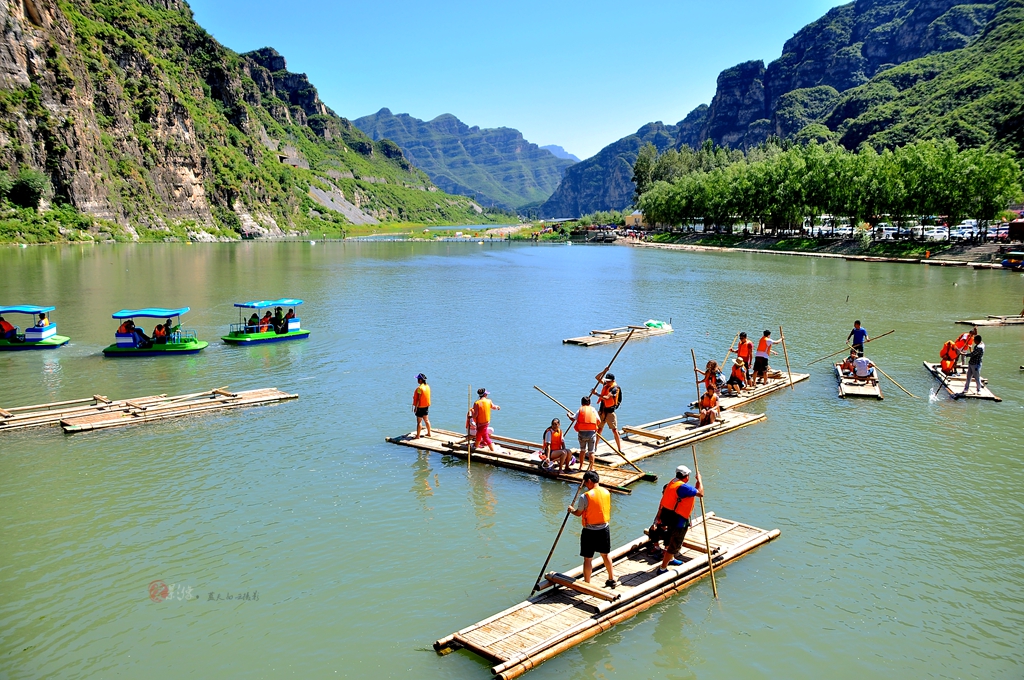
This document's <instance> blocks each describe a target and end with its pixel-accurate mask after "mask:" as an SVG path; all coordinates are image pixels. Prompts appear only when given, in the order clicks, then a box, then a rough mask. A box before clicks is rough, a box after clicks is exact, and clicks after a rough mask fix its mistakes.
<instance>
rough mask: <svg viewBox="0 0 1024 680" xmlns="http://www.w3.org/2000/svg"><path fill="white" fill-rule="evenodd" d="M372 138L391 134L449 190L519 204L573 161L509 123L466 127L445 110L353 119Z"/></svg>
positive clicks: (545, 191) (541, 192)
mask: <svg viewBox="0 0 1024 680" xmlns="http://www.w3.org/2000/svg"><path fill="white" fill-rule="evenodd" d="M353 122H354V123H355V125H356V127H358V128H359V129H360V130H362V131H363V132H365V133H366V134H368V135H369V136H370V137H372V138H373V139H377V140H379V139H390V140H392V141H394V142H395V143H396V144H398V146H400V147H401V148H402V151H403V152H404V153H405V156H406V158H408V159H409V160H410V161H411V162H412V163H413V164H414V165H415V166H416V167H418V168H422V169H423V170H425V171H426V173H427V174H428V175H429V176H430V179H431V180H432V181H433V182H434V183H435V184H437V186H439V187H441V188H442V189H444V190H445V191H447V192H450V193H453V194H462V195H464V196H471V197H473V199H474V200H476V201H477V202H478V203H481V204H483V205H488V206H499V207H502V208H518V207H520V206H523V205H526V204H528V203H537V202H539V201H543V200H545V199H546V198H547V197H548V196H550V195H551V192H552V191H554V189H555V187H556V186H558V182H559V180H561V179H562V173H563V172H564V171H565V169H566V168H567V167H569V166H571V165H572V164H573V161H572V160H569V159H565V158H558V157H556V156H555V155H554V154H553V153H551V152H550V151H548V150H546V149H542V148H540V147H538V146H537V145H536V144H531V143H530V142H528V141H526V140H525V139H523V135H522V133H521V132H519V130H515V129H512V128H505V127H502V128H483V129H481V128H480V127H477V126H475V125H474V126H472V127H470V126H468V125H466V124H465V123H463V122H462V121H461V120H459V119H458V118H456V117H455V116H453V115H451V114H450V113H446V114H443V115H440V116H438V117H437V118H434V119H433V120H429V121H424V120H420V119H419V118H413V117H412V116H410V115H409V114H407V113H400V114H398V115H397V116H396V115H394V114H393V113H391V111H389V110H388V109H381V110H380V111H378V112H377V113H375V114H372V115H369V116H364V117H362V118H357V119H355V120H354V121H353Z"/></svg>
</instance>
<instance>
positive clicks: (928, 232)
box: [921, 227, 949, 241]
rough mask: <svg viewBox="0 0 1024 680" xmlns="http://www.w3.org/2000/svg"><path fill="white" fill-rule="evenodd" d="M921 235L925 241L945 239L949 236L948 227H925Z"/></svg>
mask: <svg viewBox="0 0 1024 680" xmlns="http://www.w3.org/2000/svg"><path fill="white" fill-rule="evenodd" d="M921 237H922V238H923V239H924V240H926V241H945V240H947V239H948V238H949V229H947V228H946V227H925V228H924V231H922V232H921Z"/></svg>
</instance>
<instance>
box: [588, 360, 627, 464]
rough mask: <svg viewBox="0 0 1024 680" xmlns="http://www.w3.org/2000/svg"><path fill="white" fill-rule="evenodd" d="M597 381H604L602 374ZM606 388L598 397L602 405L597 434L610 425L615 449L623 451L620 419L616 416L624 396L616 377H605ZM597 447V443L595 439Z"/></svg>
mask: <svg viewBox="0 0 1024 680" xmlns="http://www.w3.org/2000/svg"><path fill="white" fill-rule="evenodd" d="M594 379H595V380H602V376H601V373H598V374H597V375H596V376H595V377H594ZM603 381H604V387H602V388H601V396H600V397H598V402H599V404H600V406H599V408H598V410H597V415H598V416H599V418H600V419H599V420H598V421H597V433H598V434H601V432H602V431H603V430H604V426H605V425H608V427H610V428H611V429H612V434H614V435H615V448H617V449H618V450H619V451H621V450H622V440H621V439H619V417H618V416H617V415H615V410H616V409H618V408H619V401H620V399H619V397H620V395H621V394H622V390H621V389H619V386H618V385H617V384H616V382H615V376H614V375H613V374H611V373H608V374H607V375H605V376H604V377H603ZM594 443H595V445H596V444H597V441H596V439H595V442H594Z"/></svg>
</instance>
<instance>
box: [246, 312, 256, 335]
mask: <svg viewBox="0 0 1024 680" xmlns="http://www.w3.org/2000/svg"><path fill="white" fill-rule="evenodd" d="M259 329H260V315H259V314H257V313H256V312H253V313H252V316H250V317H249V320H248V321H246V322H245V332H246V333H256V332H258V331H259Z"/></svg>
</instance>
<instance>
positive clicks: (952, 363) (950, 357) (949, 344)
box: [939, 340, 960, 375]
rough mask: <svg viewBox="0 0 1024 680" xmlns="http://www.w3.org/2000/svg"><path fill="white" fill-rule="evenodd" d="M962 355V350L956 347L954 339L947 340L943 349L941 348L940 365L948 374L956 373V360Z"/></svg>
mask: <svg viewBox="0 0 1024 680" xmlns="http://www.w3.org/2000/svg"><path fill="white" fill-rule="evenodd" d="M959 356H960V352H958V351H957V349H956V344H955V343H954V342H953V341H952V340H947V341H946V342H944V343H943V344H942V349H940V350H939V359H941V361H940V363H939V367H940V369H941V370H942V372H943V373H945V374H946V375H953V374H954V373H956V360H957V357H959Z"/></svg>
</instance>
